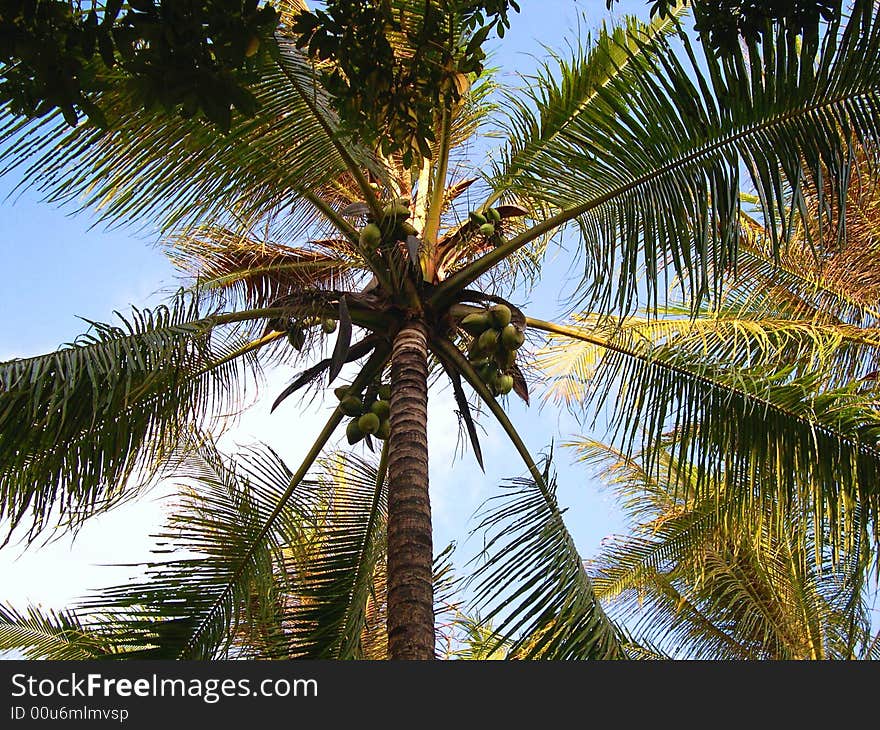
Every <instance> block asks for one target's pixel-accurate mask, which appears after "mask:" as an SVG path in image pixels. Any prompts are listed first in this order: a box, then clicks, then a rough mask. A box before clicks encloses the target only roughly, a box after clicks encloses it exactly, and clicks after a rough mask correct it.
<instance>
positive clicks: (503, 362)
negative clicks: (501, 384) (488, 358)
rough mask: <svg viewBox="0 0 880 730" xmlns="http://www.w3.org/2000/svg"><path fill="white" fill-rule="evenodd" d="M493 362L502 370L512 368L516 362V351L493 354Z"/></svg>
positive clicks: (502, 351)
mask: <svg viewBox="0 0 880 730" xmlns="http://www.w3.org/2000/svg"><path fill="white" fill-rule="evenodd" d="M495 362H497V363H498V367H499V368H501V369H502V370H507V369H508V368H512V367H513V364H514V363H515V362H516V350H501V351H500V352H497V353H496V354H495Z"/></svg>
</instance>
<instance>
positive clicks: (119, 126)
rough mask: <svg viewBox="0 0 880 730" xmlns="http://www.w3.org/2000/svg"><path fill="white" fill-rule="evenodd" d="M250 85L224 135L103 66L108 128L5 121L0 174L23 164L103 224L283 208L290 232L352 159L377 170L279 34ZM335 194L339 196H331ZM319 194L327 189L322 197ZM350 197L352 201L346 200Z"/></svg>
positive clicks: (309, 216)
mask: <svg viewBox="0 0 880 730" xmlns="http://www.w3.org/2000/svg"><path fill="white" fill-rule="evenodd" d="M279 45H280V51H279V54H278V60H277V63H276V62H275V61H274V60H271V59H267V60H266V61H265V64H266V65H265V66H264V67H262V68H260V69H259V81H258V82H256V84H255V86H254V88H253V89H252V91H253V93H254V95H255V96H256V99H257V101H258V103H259V105H260V108H259V110H258V111H257V113H256V115H255V116H254V117H253V118H250V119H248V118H245V117H242V116H238V115H235V117H234V119H233V124H232V128H231V130H230V132H229V133H228V134H223V133H221V132H220V131H218V130H217V128H216V127H215V126H214V125H211V124H208V123H206V122H204V121H202V120H200V119H183V118H180V117H174V116H173V115H169V114H168V113H167V112H165V111H164V110H144V109H142V108H136V107H135V105H134V97H133V96H132V94H131V93H130V92H129V91H128V90H127V89H126V87H125V84H124V83H123V82H122V79H121V78H119V77H117V75H115V74H113V73H112V72H109V73H110V75H109V77H108V78H107V90H106V91H105V92H103V93H102V94H101V97H100V99H99V100H98V102H97V103H98V105H99V106H100V107H101V108H102V109H103V110H104V111H105V115H106V116H107V117H108V119H110V120H111V122H112V124H111V127H112V131H108V132H104V131H101V130H99V129H97V128H95V127H93V126H91V125H87V124H85V125H80V126H79V127H77V128H76V129H73V130H70V129H69V128H67V127H66V123H65V122H64V121H63V119H62V118H61V117H60V115H58V114H54V115H49V116H47V117H45V118H41V119H36V120H24V121H19V120H15V119H14V118H11V117H9V116H6V117H5V118H3V119H0V139H2V140H3V141H4V151H3V153H2V155H0V167H2V172H9V171H11V170H18V171H19V172H20V173H21V174H22V176H23V183H22V184H24V185H35V186H36V187H37V188H38V189H39V190H40V191H41V192H42V193H43V194H44V195H45V196H46V198H47V199H48V200H50V201H52V202H70V203H74V204H77V205H79V206H80V207H90V208H96V209H98V210H99V220H102V221H108V222H110V221H112V222H123V221H127V220H137V221H139V222H140V223H142V224H146V223H147V222H148V221H156V222H158V223H159V224H160V225H161V226H162V227H163V228H164V229H166V230H168V229H173V228H179V227H181V226H182V225H183V224H196V223H200V222H204V221H208V220H210V221H211V222H213V223H215V224H219V223H220V222H222V221H227V220H229V216H233V220H247V221H257V220H261V219H264V218H266V217H267V216H270V215H272V214H273V213H280V212H283V213H284V215H285V216H286V217H287V218H288V219H289V220H290V222H291V228H292V229H294V230H296V229H299V228H302V227H303V225H304V224H307V223H308V222H309V221H314V220H316V215H317V214H318V213H317V211H316V209H315V207H314V206H315V205H316V204H318V203H320V205H319V208H322V209H321V212H326V210H325V209H323V207H324V203H321V202H320V201H321V200H330V201H332V200H333V196H334V194H338V187H337V181H338V179H339V178H340V177H344V176H346V175H349V174H350V173H351V170H350V169H349V162H350V159H354V160H356V162H357V164H359V165H361V166H362V167H363V168H365V169H375V172H376V173H377V174H378V173H379V170H380V168H379V167H378V166H377V164H376V163H375V161H374V160H373V158H372V156H371V155H370V153H368V152H367V151H365V150H363V149H361V148H360V147H358V146H357V145H354V144H350V143H348V142H346V143H345V144H346V154H347V156H348V157H349V158H350V159H349V160H346V159H343V156H342V155H341V153H340V144H341V143H340V141H339V139H338V134H339V130H338V125H337V123H336V122H335V121H334V116H333V113H332V111H331V110H330V107H329V103H328V100H327V98H326V93H325V92H324V91H323V90H322V88H321V87H320V85H318V84H316V83H315V81H316V77H315V74H314V72H313V69H312V67H311V64H310V62H309V61H308V59H306V58H305V57H304V56H303V55H302V54H301V53H300V52H299V51H297V50H296V49H295V48H293V47H292V45H291V43H290V42H289V41H287V40H284V39H282V40H280V41H279ZM334 191H335V192H334ZM324 193H326V195H324ZM346 202H351V201H350V200H347V201H346Z"/></svg>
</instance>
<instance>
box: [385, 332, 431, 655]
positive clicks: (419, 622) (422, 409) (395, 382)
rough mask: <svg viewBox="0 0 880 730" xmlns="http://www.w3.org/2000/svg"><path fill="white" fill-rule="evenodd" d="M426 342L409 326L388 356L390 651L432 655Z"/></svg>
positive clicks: (421, 334) (425, 336) (395, 341)
mask: <svg viewBox="0 0 880 730" xmlns="http://www.w3.org/2000/svg"><path fill="white" fill-rule="evenodd" d="M427 423H428V341H427V330H426V328H425V326H424V325H423V324H422V323H421V322H411V323H410V324H408V325H406V326H405V327H404V328H403V329H402V330H401V331H400V333H399V334H398V335H397V337H396V338H395V339H394V347H393V349H392V352H391V436H390V440H389V444H388V619H387V626H388V654H389V656H390V658H391V659H433V658H434V590H433V584H432V567H433V560H434V551H433V541H432V536H431V502H430V499H429V497H428V434H427Z"/></svg>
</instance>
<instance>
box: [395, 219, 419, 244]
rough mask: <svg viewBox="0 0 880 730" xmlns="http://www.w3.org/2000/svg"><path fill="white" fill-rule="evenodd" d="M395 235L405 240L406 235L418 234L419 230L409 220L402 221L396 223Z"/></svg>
mask: <svg viewBox="0 0 880 730" xmlns="http://www.w3.org/2000/svg"><path fill="white" fill-rule="evenodd" d="M395 232H396V233H397V237H398V238H399V239H400V240H405V239H406V237H407V236H418V235H419V232H418V230H416V227H415V226H414V225H413V224H412V223H410V222H409V221H402V222H400V223H398V224H397V230H396V231H395Z"/></svg>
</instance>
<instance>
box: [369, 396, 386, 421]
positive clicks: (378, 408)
mask: <svg viewBox="0 0 880 730" xmlns="http://www.w3.org/2000/svg"><path fill="white" fill-rule="evenodd" d="M370 411H371V412H372V413H375V414H376V415H377V416H379V420H380V421H384V420H385V419H387V418H388V416H390V415H391V404H390V403H389V402H388V401H387V400H377V401H376V402H375V403H373V404H372V405H371V406H370Z"/></svg>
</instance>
